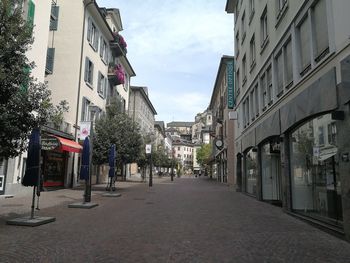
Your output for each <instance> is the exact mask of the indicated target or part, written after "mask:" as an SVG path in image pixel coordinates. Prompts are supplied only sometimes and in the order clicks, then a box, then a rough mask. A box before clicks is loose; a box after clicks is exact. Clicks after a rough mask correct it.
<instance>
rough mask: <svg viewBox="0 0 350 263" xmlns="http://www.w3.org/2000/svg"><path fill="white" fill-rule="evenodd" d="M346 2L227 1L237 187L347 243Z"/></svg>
mask: <svg viewBox="0 0 350 263" xmlns="http://www.w3.org/2000/svg"><path fill="white" fill-rule="evenodd" d="M349 9H350V2H349V1H345V0H344V1H342V0H340V1H330V0H312V1H304V0H295V1H294V0H293V1H291V0H282V1H277V0H276V1H266V0H265V1H256V0H249V1H237V0H236V1H235V0H228V1H227V4H226V11H227V12H228V13H234V17H235V18H234V21H235V22H234V37H235V60H236V67H235V74H236V78H235V79H236V83H235V84H236V85H235V86H236V92H235V97H236V105H235V110H236V112H237V113H238V120H237V121H236V124H235V126H234V132H235V158H236V166H237V168H236V177H237V187H238V189H240V190H242V191H243V192H245V193H247V194H249V195H251V196H254V197H256V198H257V199H259V200H263V201H267V202H273V203H278V204H280V205H281V206H282V207H283V209H284V210H286V211H288V212H290V213H293V214H294V215H296V216H299V217H302V218H305V219H307V220H312V221H313V222H316V223H319V224H320V225H322V226H325V227H327V228H328V229H331V230H333V231H335V232H337V233H340V234H344V235H345V236H346V237H347V238H348V239H349V238H350V209H349V207H350V196H349V192H350V178H349V176H348V173H349V170H350V161H349V150H350V144H349V141H348V140H347V139H346V136H347V134H349V131H350V110H349V109H350V108H349V101H350V94H349V76H350V72H349V68H350V67H349V61H350V40H349V38H348V36H349V35H350V28H349V27H348V26H347V25H348V24H349V22H350V21H349V19H350V18H349V16H348V14H347V12H345V11H344V10H349Z"/></svg>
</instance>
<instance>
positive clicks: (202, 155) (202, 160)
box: [197, 144, 212, 167]
mask: <svg viewBox="0 0 350 263" xmlns="http://www.w3.org/2000/svg"><path fill="white" fill-rule="evenodd" d="M211 150H212V145H211V144H202V146H201V148H199V150H198V151H197V163H199V164H200V165H201V166H202V167H205V166H206V164H207V163H208V160H209V158H210V156H211Z"/></svg>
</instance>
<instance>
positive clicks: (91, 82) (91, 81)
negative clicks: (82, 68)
mask: <svg viewBox="0 0 350 263" xmlns="http://www.w3.org/2000/svg"><path fill="white" fill-rule="evenodd" d="M93 83H94V64H93V63H92V62H91V79H90V84H91V85H93Z"/></svg>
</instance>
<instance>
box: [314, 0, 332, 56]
mask: <svg viewBox="0 0 350 263" xmlns="http://www.w3.org/2000/svg"><path fill="white" fill-rule="evenodd" d="M326 9H327V8H326V1H325V0H319V1H318V2H317V4H316V6H315V7H314V12H313V15H314V25H315V35H316V54H315V56H316V57H318V56H319V55H321V54H322V53H323V52H324V51H325V50H326V49H327V48H328V46H329V43H328V24H327V10H326Z"/></svg>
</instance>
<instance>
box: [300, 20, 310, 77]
mask: <svg viewBox="0 0 350 263" xmlns="http://www.w3.org/2000/svg"><path fill="white" fill-rule="evenodd" d="M308 21H309V19H308V17H307V16H306V17H305V18H304V20H303V21H302V22H301V24H300V25H299V27H298V29H299V39H300V42H299V50H300V63H301V65H300V75H302V76H303V75H304V74H305V73H306V72H307V71H308V70H309V69H310V68H311V63H310V60H311V59H310V28H309V23H308Z"/></svg>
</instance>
